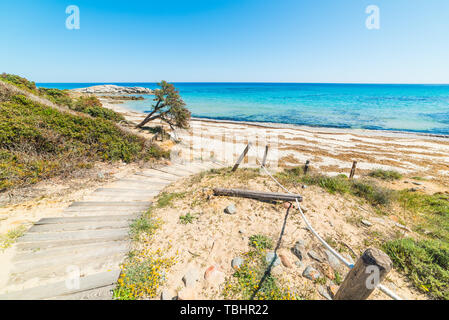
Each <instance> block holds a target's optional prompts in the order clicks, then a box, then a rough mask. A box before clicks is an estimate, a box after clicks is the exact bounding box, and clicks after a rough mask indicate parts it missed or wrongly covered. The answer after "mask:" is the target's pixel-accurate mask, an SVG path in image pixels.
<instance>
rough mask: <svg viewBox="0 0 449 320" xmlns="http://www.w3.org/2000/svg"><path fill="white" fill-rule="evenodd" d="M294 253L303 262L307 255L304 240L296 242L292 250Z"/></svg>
mask: <svg viewBox="0 0 449 320" xmlns="http://www.w3.org/2000/svg"><path fill="white" fill-rule="evenodd" d="M292 252H293V254H294V255H295V256H297V257H298V259H299V260H302V259H303V258H304V256H305V253H306V248H305V243H304V241H302V240H298V241H296V243H295V245H294V247H293V248H292Z"/></svg>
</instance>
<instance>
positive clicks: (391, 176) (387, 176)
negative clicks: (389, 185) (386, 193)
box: [368, 169, 402, 181]
mask: <svg viewBox="0 0 449 320" xmlns="http://www.w3.org/2000/svg"><path fill="white" fill-rule="evenodd" d="M368 176H370V177H373V178H379V179H382V180H388V181H391V180H399V179H401V178H402V174H400V173H399V172H397V171H394V170H382V169H376V170H373V171H371V172H370V173H368Z"/></svg>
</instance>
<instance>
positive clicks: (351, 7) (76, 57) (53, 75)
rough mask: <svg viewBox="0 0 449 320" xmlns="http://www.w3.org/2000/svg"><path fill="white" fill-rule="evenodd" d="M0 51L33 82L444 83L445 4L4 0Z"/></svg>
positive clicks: (448, 26)
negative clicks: (371, 21)
mask: <svg viewBox="0 0 449 320" xmlns="http://www.w3.org/2000/svg"><path fill="white" fill-rule="evenodd" d="M69 5H76V6H78V7H79V10H80V28H79V29H72V30H69V29H67V28H66V19H67V17H69V14H67V13H66V8H67V6H69ZM369 5H376V6H377V7H378V8H379V18H380V19H379V21H380V24H379V26H380V28H379V29H368V28H367V27H366V20H367V18H368V17H369V16H370V14H367V13H366V12H365V10H366V8H367V7H368V6H369ZM0 44H1V49H0V72H7V73H14V74H19V75H21V76H24V77H27V78H29V79H31V80H34V81H36V82H155V81H160V80H167V81H172V82H324V83H348V82H349V83H449V59H448V58H449V1H448V0H368V1H365V0H338V1H336V0H227V1H225V0H188V1H187V0H186V1H181V0H176V1H170V0H164V1H161V0H158V1H153V0H145V1H132V0H128V1H114V0H107V1H104V0H96V1H89V0H70V1H61V0H58V1H56V0H40V1H35V0H15V1H7V0H2V1H1V2H0Z"/></svg>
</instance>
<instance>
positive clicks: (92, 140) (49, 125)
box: [0, 75, 168, 190]
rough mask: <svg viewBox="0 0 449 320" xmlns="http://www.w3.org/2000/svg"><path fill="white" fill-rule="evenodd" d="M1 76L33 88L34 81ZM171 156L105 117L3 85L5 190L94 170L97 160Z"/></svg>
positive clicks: (0, 183) (0, 178) (0, 117)
mask: <svg viewBox="0 0 449 320" xmlns="http://www.w3.org/2000/svg"><path fill="white" fill-rule="evenodd" d="M0 79H1V80H5V79H7V81H6V82H9V83H18V86H19V87H24V88H27V89H28V90H31V89H32V88H33V85H32V83H31V82H25V81H26V79H25V80H23V81H22V80H21V79H23V78H20V77H18V78H17V76H10V75H7V76H6V78H5V76H4V75H2V77H0ZM163 156H165V157H166V156H168V152H166V151H162V150H161V149H160V148H159V147H158V146H157V145H147V144H146V141H145V140H144V139H143V138H141V137H139V136H137V135H132V134H129V133H126V132H124V131H123V130H122V129H120V128H119V127H117V126H116V125H115V124H114V123H113V122H111V121H109V120H107V119H104V118H96V119H94V118H90V117H83V116H76V115H72V114H69V113H65V112H61V111H59V110H57V109H55V108H51V107H49V106H46V105H42V104H39V103H36V102H34V101H32V100H30V99H29V98H27V97H25V96H23V95H17V94H15V93H13V92H11V91H10V90H9V89H7V88H6V87H3V86H0V190H6V189H10V188H13V187H19V186H25V185H29V184H33V183H36V182H38V181H40V180H43V179H46V178H49V177H52V176H56V175H64V174H68V173H72V172H73V171H75V170H78V169H84V168H89V167H91V166H92V164H93V163H94V162H95V161H116V160H122V161H124V162H132V161H137V160H149V159H152V158H160V157H163Z"/></svg>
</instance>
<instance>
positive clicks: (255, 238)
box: [249, 234, 273, 249]
mask: <svg viewBox="0 0 449 320" xmlns="http://www.w3.org/2000/svg"><path fill="white" fill-rule="evenodd" d="M249 245H250V246H251V247H254V248H256V249H273V240H271V238H269V237H267V236H265V235H262V234H255V235H252V236H251V237H249Z"/></svg>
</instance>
